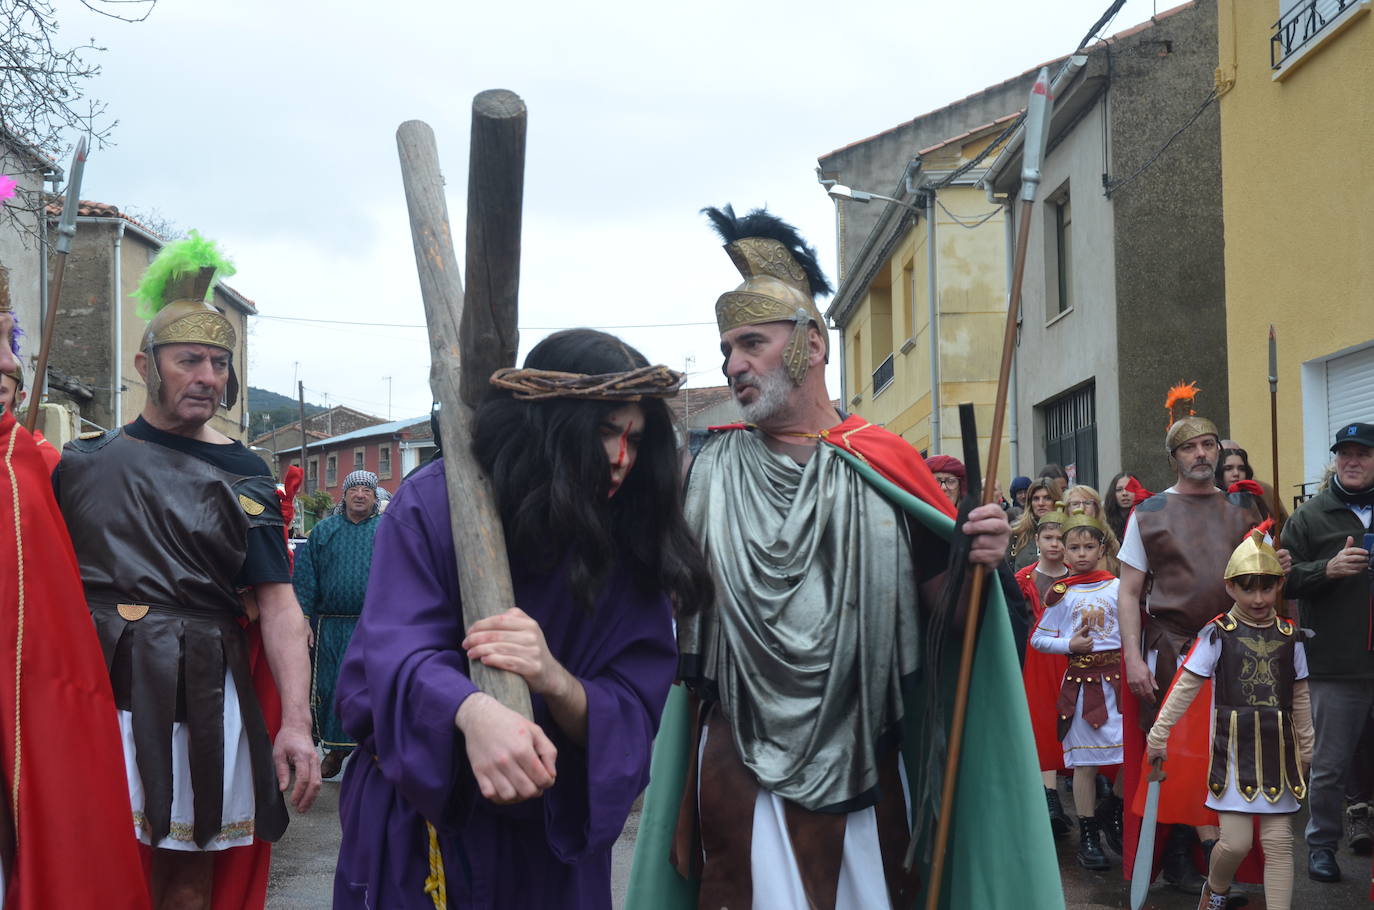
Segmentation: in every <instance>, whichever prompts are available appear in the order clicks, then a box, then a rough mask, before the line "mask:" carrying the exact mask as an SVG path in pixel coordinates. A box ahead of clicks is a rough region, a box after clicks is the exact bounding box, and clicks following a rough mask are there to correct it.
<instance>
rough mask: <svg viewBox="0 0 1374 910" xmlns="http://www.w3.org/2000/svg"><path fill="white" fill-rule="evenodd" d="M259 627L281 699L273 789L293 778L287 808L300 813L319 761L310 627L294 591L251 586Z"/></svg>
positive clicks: (315, 788)
mask: <svg viewBox="0 0 1374 910" xmlns="http://www.w3.org/2000/svg"><path fill="white" fill-rule="evenodd" d="M254 591H255V593H256V595H257V601H258V609H259V611H260V618H259V620H258V622H259V623H260V624H261V626H262V649H263V653H264V654H266V655H267V665H268V666H269V667H271V668H272V677H273V678H274V679H275V680H276V682H277V691H278V692H279V693H280V694H281V730H280V731H279V732H278V733H277V738H276V741H275V742H274V743H273V744H272V759H273V761H274V762H275V763H276V766H277V785H278V786H279V787H280V788H281V789H282V791H283V792H285V790H286V789H287V786H288V785H289V784H290V781H291V771H292V770H293V769H294V771H295V774H296V783H295V786H294V787H292V788H291V796H290V800H291V804H292V805H293V806H295V807H296V809H297V810H299V811H301V812H304V811H305V810H307V809H309V808H310V805H311V804H312V803H313V802H314V801H315V795H316V794H317V793H319V790H320V759H319V756H318V755H316V754H315V744H314V743H313V742H312V741H311V739H310V694H309V693H310V656H309V652H308V650H307V649H306V636H307V635H308V627H307V626H306V623H305V616H304V615H303V614H302V613H301V608H300V605H299V604H297V603H296V595H295V592H293V591H292V590H291V585H290V584H287V583H285V582H269V583H264V584H259V585H256V586H255V587H254Z"/></svg>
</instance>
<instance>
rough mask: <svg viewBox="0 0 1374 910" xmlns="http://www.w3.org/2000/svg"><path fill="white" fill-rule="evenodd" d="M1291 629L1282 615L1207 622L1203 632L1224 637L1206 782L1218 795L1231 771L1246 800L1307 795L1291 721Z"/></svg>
mask: <svg viewBox="0 0 1374 910" xmlns="http://www.w3.org/2000/svg"><path fill="white" fill-rule="evenodd" d="M1296 631H1297V630H1296V628H1295V626H1294V625H1293V623H1292V622H1290V621H1288V620H1286V619H1284V618H1282V617H1278V618H1277V619H1276V620H1275V622H1274V623H1273V624H1272V625H1269V626H1262V627H1256V626H1250V625H1247V624H1245V623H1243V622H1239V621H1237V620H1236V619H1235V618H1234V617H1232V616H1230V615H1229V614H1228V615H1223V616H1218V617H1217V618H1216V619H1214V620H1213V621H1212V628H1211V629H1209V630H1208V634H1212V635H1215V636H1217V638H1218V639H1219V640H1220V641H1221V658H1220V660H1219V661H1218V662H1217V667H1216V670H1215V671H1214V672H1213V674H1212V698H1213V703H1214V704H1215V707H1216V729H1215V731H1214V733H1213V736H1212V763H1211V772H1210V775H1209V777H1208V780H1207V785H1208V787H1209V788H1210V789H1211V791H1212V793H1213V794H1215V795H1217V796H1220V795H1221V794H1222V793H1224V792H1225V791H1226V786H1227V782H1228V781H1229V779H1230V778H1231V776H1232V773H1233V772H1234V776H1235V780H1236V786H1237V787H1239V788H1240V794H1241V795H1242V796H1244V797H1245V799H1246V800H1250V801H1253V800H1254V799H1255V797H1256V796H1260V795H1263V796H1264V798H1265V799H1267V800H1268V801H1269V802H1271V803H1276V802H1278V801H1279V798H1280V797H1282V796H1283V793H1284V791H1285V790H1288V791H1290V792H1292V794H1293V795H1294V796H1296V797H1297V798H1298V799H1302V797H1303V795H1304V794H1305V793H1306V792H1307V785H1306V782H1305V781H1304V780H1303V777H1302V767H1301V765H1300V764H1299V762H1298V737H1297V731H1296V729H1295V728H1294V726H1293V684H1294V682H1295V679H1294V676H1295V674H1296V672H1297V671H1296V668H1295V667H1294V664H1293V657H1294V653H1295V651H1296V648H1295V645H1296V643H1297V635H1296ZM1232 744H1234V745H1235V751H1236V765H1237V766H1236V767H1235V768H1234V769H1232V768H1231V767H1230V758H1231V746H1232Z"/></svg>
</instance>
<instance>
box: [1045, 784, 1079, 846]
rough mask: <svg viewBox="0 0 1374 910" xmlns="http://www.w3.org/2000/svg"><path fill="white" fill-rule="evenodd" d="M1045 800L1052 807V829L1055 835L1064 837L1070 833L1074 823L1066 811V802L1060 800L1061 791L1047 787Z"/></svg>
mask: <svg viewBox="0 0 1374 910" xmlns="http://www.w3.org/2000/svg"><path fill="white" fill-rule="evenodd" d="M1045 802H1046V803H1047V804H1049V808H1050V830H1051V831H1052V832H1054V836H1055V837H1063V836H1064V835H1065V834H1068V833H1069V829H1070V828H1071V827H1073V823H1072V822H1070V821H1069V816H1068V813H1067V812H1065V811H1064V804H1063V803H1061V802H1060V801H1059V791H1058V790H1056V789H1054V788H1053V787H1046V788H1045Z"/></svg>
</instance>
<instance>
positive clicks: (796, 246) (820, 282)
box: [701, 203, 834, 297]
mask: <svg viewBox="0 0 1374 910" xmlns="http://www.w3.org/2000/svg"><path fill="white" fill-rule="evenodd" d="M701 212H702V214H704V215H705V216H706V217H707V218H709V219H711V226H712V227H714V228H715V229H716V233H717V234H719V235H720V239H721V240H723V241H725V242H726V243H734V242H735V241H736V240H742V239H743V238H745V237H767V238H769V239H770V240H776V241H778V242H779V243H781V244H782V245H783V246H785V247H787V250H788V252H790V253H791V254H792V258H793V259H795V260H797V264H798V265H800V266H801V267H802V271H804V272H806V280H807V283H808V284H810V285H811V296H812V297H819V296H822V295H829V294H831V293H833V290H834V289H833V288H831V287H830V282H829V281H828V280H826V277H825V273H824V272H822V271H821V264H820V263H819V262H818V261H817V260H816V251H815V249H813V248H812V247H811V246H810V245H809V244H807V242H806V241H805V240H803V239H802V236H801V234H800V233H798V232H797V229H796V228H794V227H793V226H792V225H790V224H788V223H787V222H786V221H783V220H782V219H781V218H779V217H778V216H777V215H774V214H772V213H771V212H769V211H768V209H766V208H760V209H754V210H753V211H752V212H750V213H749V214H748V215H745V216H744V217H743V218H740V217H737V216H736V215H735V209H734V206H732V205H729V204H728V203H727V204H726V205H725V207H724V208H719V209H718V208H714V207H708V208H704V209H702V210H701Z"/></svg>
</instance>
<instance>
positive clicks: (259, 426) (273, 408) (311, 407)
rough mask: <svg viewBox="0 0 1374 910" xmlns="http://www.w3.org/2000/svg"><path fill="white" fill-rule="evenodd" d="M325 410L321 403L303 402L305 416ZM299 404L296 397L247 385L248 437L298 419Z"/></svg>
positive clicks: (256, 435)
mask: <svg viewBox="0 0 1374 910" xmlns="http://www.w3.org/2000/svg"><path fill="white" fill-rule="evenodd" d="M324 410H326V408H325V407H324V406H323V405H318V404H311V403H310V402H308V401H307V402H306V403H305V413H306V416H307V417H308V416H310V415H312V414H318V413H320V412H321V411H324ZM300 413H301V412H300V404H299V403H298V402H297V400H296V399H294V398H291V397H289V396H286V395H278V394H277V393H276V392H269V391H268V390H267V389H260V388H257V387H256V386H251V385H250V386H249V387H248V415H249V419H248V438H249V439H254V438H256V437H258V436H261V435H262V434H263V433H267V432H270V431H271V429H272V427H274V426H275V427H284V426H286V425H287V424H290V423H295V422H296V421H297V420H299V419H300Z"/></svg>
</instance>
